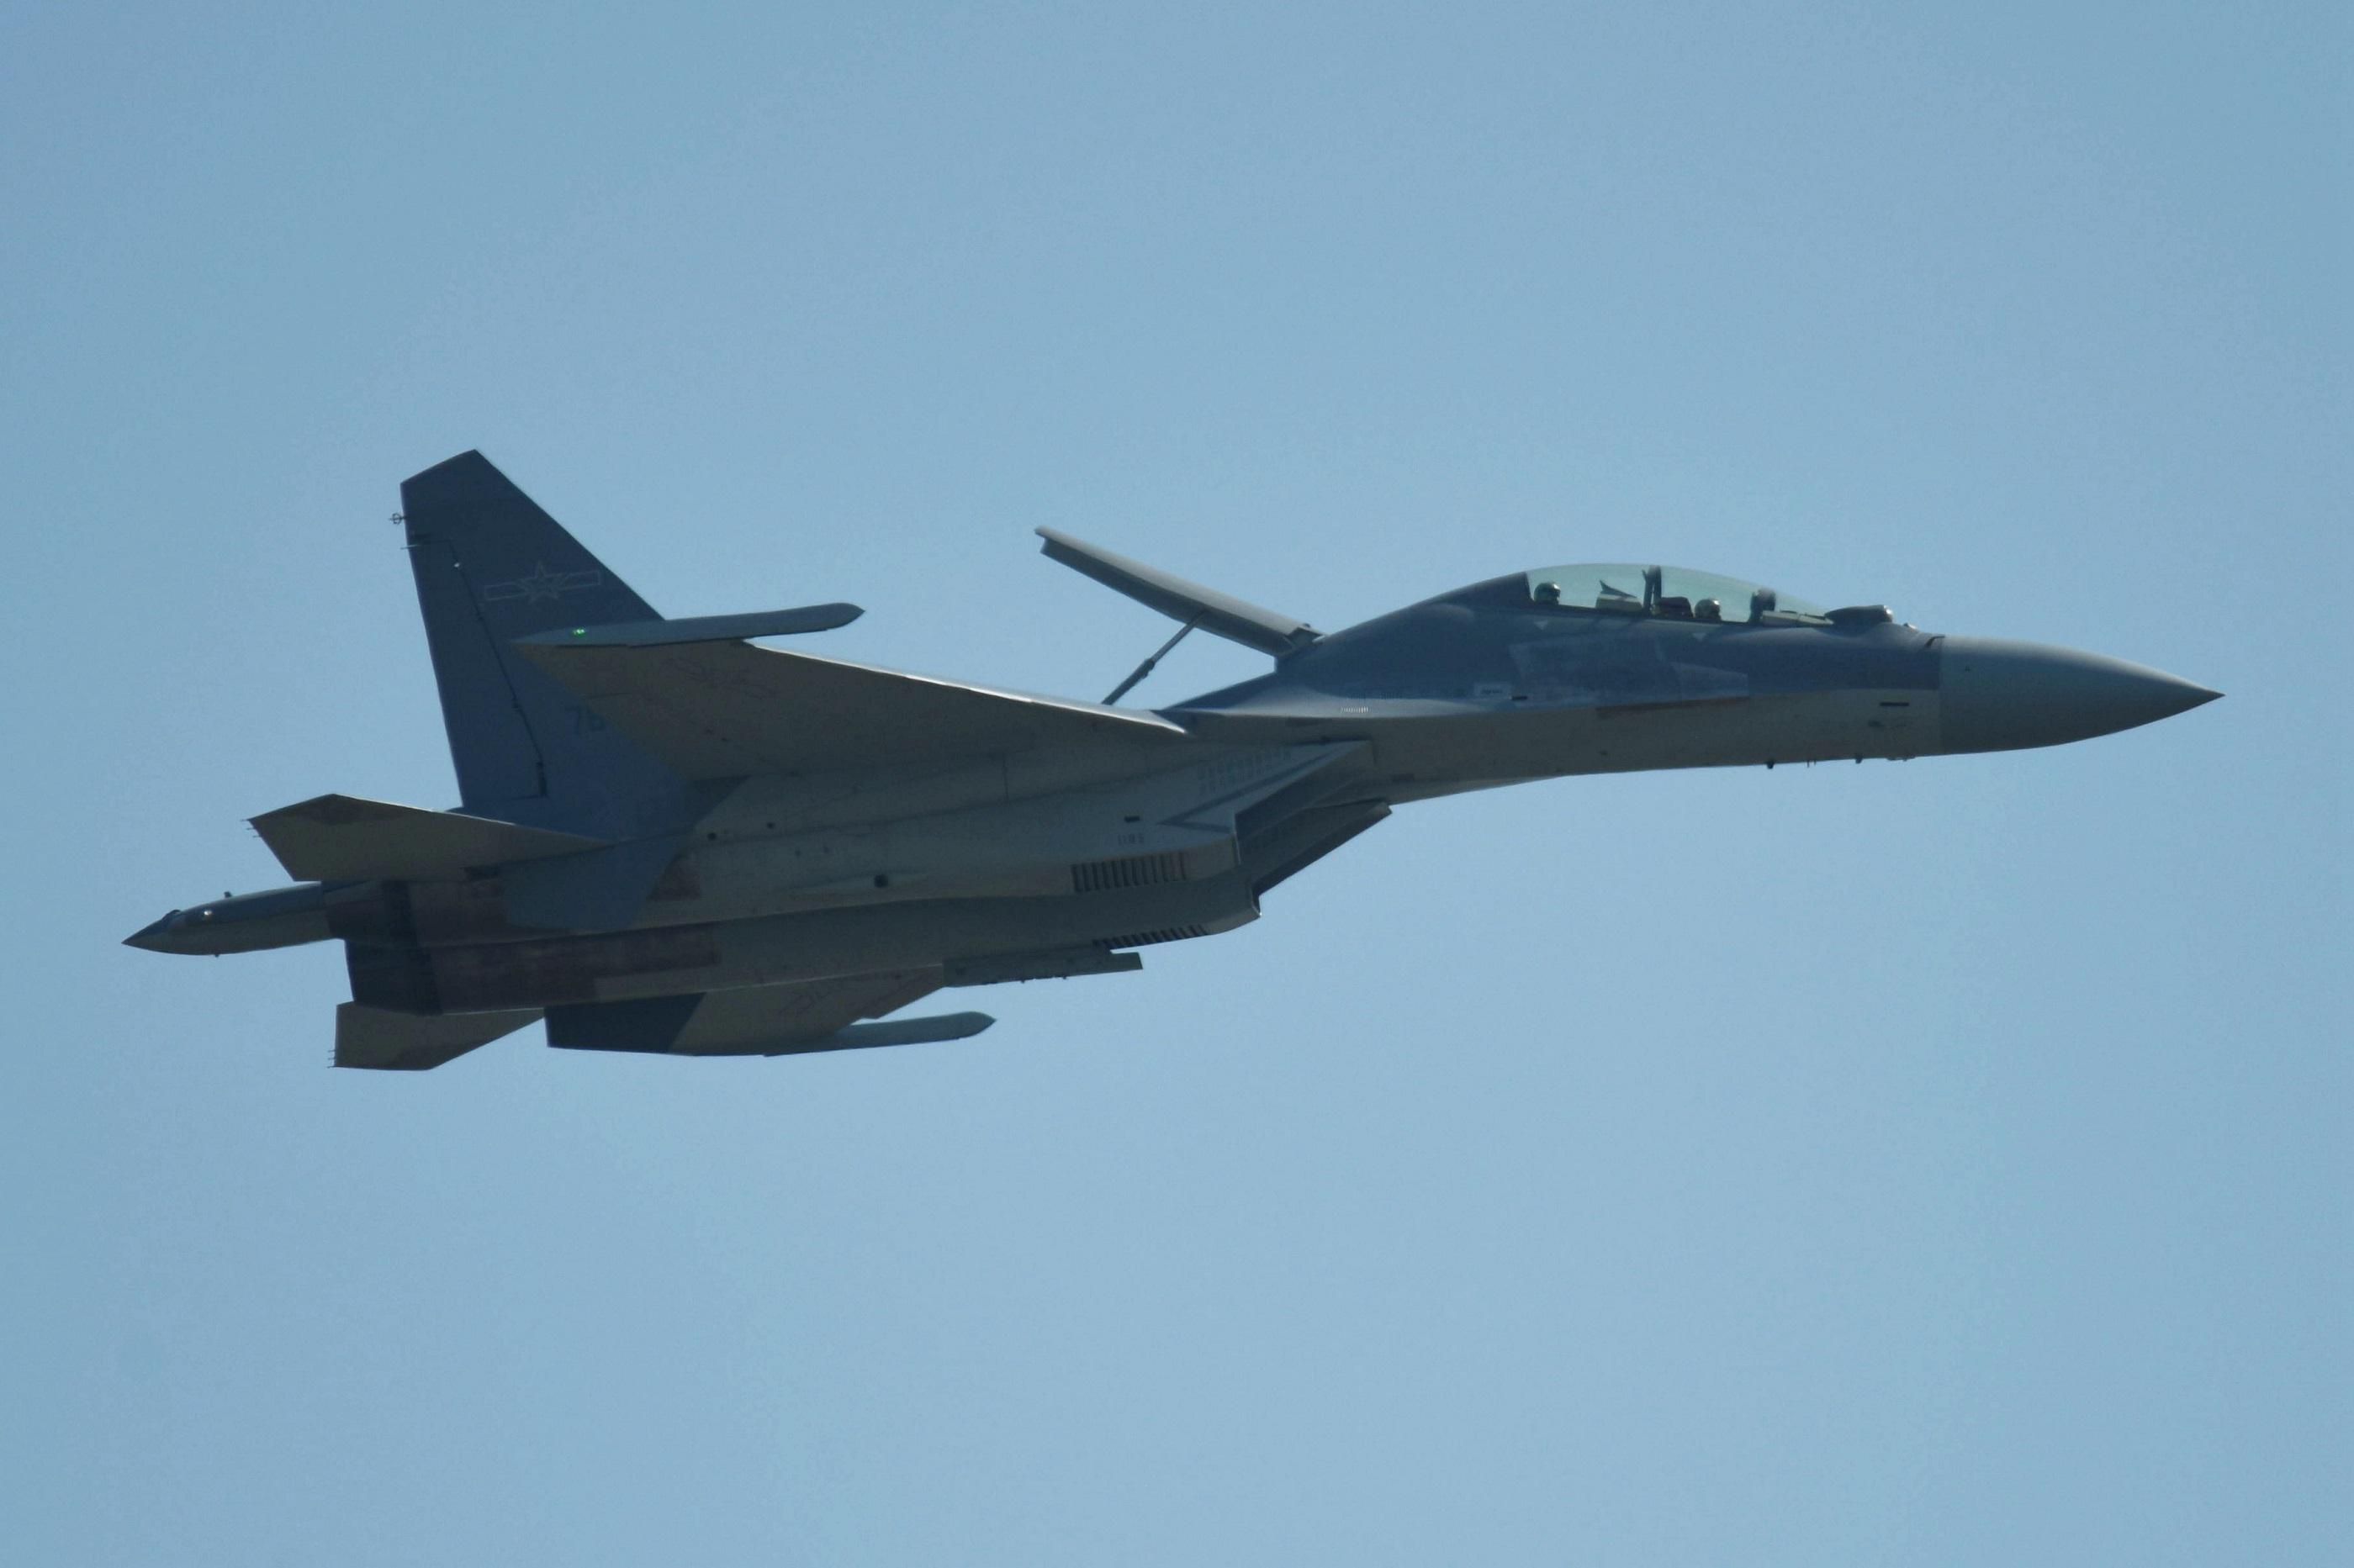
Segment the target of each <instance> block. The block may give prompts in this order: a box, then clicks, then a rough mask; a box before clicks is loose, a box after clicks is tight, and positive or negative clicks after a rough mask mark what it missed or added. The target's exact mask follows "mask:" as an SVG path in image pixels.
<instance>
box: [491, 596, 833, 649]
mask: <svg viewBox="0 0 2354 1568" xmlns="http://www.w3.org/2000/svg"><path fill="white" fill-rule="evenodd" d="M865 613H866V612H865V611H864V610H863V609H859V608H858V606H856V605H854V604H807V605H803V606H802V607H801V609H763V610H755V611H753V612H752V613H750V614H748V615H696V616H689V617H688V618H686V619H685V620H631V621H624V622H622V623H621V624H620V625H618V626H570V627H565V626H559V627H557V629H556V630H553V631H537V632H534V633H533V634H532V635H531V636H529V637H518V638H516V639H515V641H517V642H522V643H535V644H539V645H542V646H546V645H549V644H553V645H555V646H557V647H563V648H668V647H675V646H676V645H678V644H680V643H684V642H734V641H740V640H741V639H743V638H747V637H791V636H795V635H797V634H799V633H801V632H804V631H832V630H833V629H834V628H835V627H837V626H847V625H849V624H850V623H851V622H852V621H854V620H857V619H858V618H859V617H860V616H862V615H864V614H865Z"/></svg>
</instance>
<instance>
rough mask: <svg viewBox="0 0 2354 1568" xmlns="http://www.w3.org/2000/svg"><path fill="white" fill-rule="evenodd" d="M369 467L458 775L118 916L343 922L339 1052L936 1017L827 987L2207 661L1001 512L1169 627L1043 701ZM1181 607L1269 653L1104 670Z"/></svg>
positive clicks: (192, 931) (764, 1039) (982, 1017)
mask: <svg viewBox="0 0 2354 1568" xmlns="http://www.w3.org/2000/svg"><path fill="white" fill-rule="evenodd" d="M401 501H402V505H403V509H404V512H403V515H404V519H405V522H406V524H407V527H408V550H409V563H410V566H411V567H412V569H413V570H414V572H415V574H416V578H417V597H418V602H419V605H420V606H421V608H422V609H423V611H424V616H425V630H426V638H427V641H428V643H429V646H430V649H431V652H432V657H433V671H434V675H435V678H436V680H437V681H438V682H439V683H440V694H441V711H442V716H443V719H444V722H445V723H446V725H447V727H448V729H449V735H450V752H451V758H452V759H453V760H454V761H455V763H456V765H457V773H458V788H459V795H460V799H461V801H462V802H463V803H462V804H461V806H459V807H458V808H457V809H456V810H442V811H437V810H427V809H425V808H423V807H419V806H402V805H394V804H390V803H387V802H385V801H380V800H363V799H358V798H355V797H353V796H349V795H323V796H321V797H320V798H318V799H317V800H305V801H303V802H302V803H301V804H299V805H293V806H287V807H284V808H282V809H281V810H275V811H270V812H267V813H265V814H264V815H262V816H260V817H256V818H254V819H253V826H254V828H255V829H256V830H257V831H258V832H260V835H261V837H262V840H263V842H266V843H267V844H268V845H269V846H270V850H271V852H272V853H275V854H276V855H277V857H278V860H279V862H280V863H281V864H282V865H283V866H284V867H285V868H286V871H287V873H288V874H289V875H291V876H293V877H296V878H299V879H300V880H298V881H297V882H296V883H295V884H294V885H292V886H290V887H281V888H277V889H274V890H272V891H270V892H265V893H249V894H243V895H239V896H236V897H228V898H222V899H218V900H216V901H214V902H212V903H209V904H204V905H200V906H196V907H194V908H189V909H175V910H174V911H173V912H172V913H170V914H168V915H166V916H164V917H163V918H162V919H160V920H158V921H156V922H155V923H154V924H153V925H151V926H149V927H146V928H145V929H144V930H142V931H140V932H139V933H138V934H137V935H135V936H133V937H132V938H129V940H130V942H131V944H132V945H133V946H134V947H140V948H151V949H153V950H154V951H157V952H166V953H215V954H217V953H239V952H250V951H254V950H256V949H260V948H281V947H291V946H293V945H295V944H298V943H303V942H317V941H325V940H328V939H330V938H339V939H341V940H342V941H343V943H344V945H345V959H346V963H347V965H348V968H349V969H350V974H351V985H352V1000H351V1001H348V1002H345V1003H344V1004H343V1005H342V1006H341V1007H340V1008H338V1009H337V1015H336V1020H335V1055H334V1060H335V1063H336V1065H339V1066H346V1067H398V1068H421V1067H434V1066H439V1065H441V1064H442V1063H444V1062H447V1061H449V1060H451V1058H452V1057H454V1056H457V1055H459V1054H461V1053H464V1052H467V1051H471V1050H472V1049H473V1048H474V1047H475V1046H477V1045H481V1044H484V1043H486V1042H488V1041H491V1040H495V1039H497V1038H498V1037H500V1036H501V1035H504V1034H506V1033H510V1032H511V1031H514V1030H516V1029H520V1028H522V1027H524V1026H525V1024H528V1023H531V1022H535V1021H536V1020H541V1019H545V1021H546V1029H547V1042H548V1044H551V1045H561V1046H567V1047H571V1048H574V1049H578V1050H591V1051H644V1052H660V1053H667V1054H677V1055H690V1056H715V1055H779V1054H789V1053H796V1052H806V1051H834V1050H843V1049H846V1048H849V1047H854V1046H864V1045H898V1044H913V1043H917V1042H923V1041H943V1040H956V1039H962V1038H964V1037H966V1036H969V1035H971V1034H974V1033H979V1032H980V1031H981V1030H982V1029H985V1028H987V1027H988V1026H989V1024H990V1022H991V1020H990V1019H989V1017H988V1016H987V1015H986V1014H984V1013H979V1012H951V1013H947V1014H943V1015H939V1016H935V1017H928V1018H913V1019H901V1020H895V1021H890V1022H864V1021H870V1020H878V1019H881V1018H882V1017H883V1016H884V1015H885V1014H886V1013H891V1012H896V1011H897V1010H898V1009H900V1008H902V1007H905V1006H907V1004H909V1003H910V1002H913V1001H916V1000H917V998H919V997H923V996H926V995H928V994H929V993H930V992H932V991H938V990H940V989H942V988H943V987H958V986H979V985H995V984H999V983H1001V982H1003V981H1007V980H1047V979H1060V978H1068V977H1072V976H1079V975H1103V974H1118V973H1121V972H1123V971H1126V970H1132V969H1139V968H1141V967H1142V959H1140V957H1139V956H1138V954H1137V953H1136V951H1135V949H1137V948H1145V947H1150V946H1151V945H1153V944H1154V943H1158V942H1173V941H1179V940H1182V939H1184V938H1193V937H1206V936H1210V935H1213V934H1214V933H1216V932H1220V931H1230V930H1232V929H1234V928H1235V927H1237V926H1240V925H1243V924H1244V923H1246V922H1247V921H1250V920H1255V919H1257V917H1258V914H1259V903H1260V900H1261V899H1262V898H1264V897H1265V896H1266V895H1267V893H1268V892H1269V891H1270V890H1271V889H1273V888H1274V887H1275V886H1276V885H1278V884H1279V883H1281V882H1282V881H1283V880H1284V879H1285V878H1287V877H1288V876H1290V875H1292V874H1294V873H1296V872H1299V871H1300V870H1302V869H1304V868H1305V867H1307V866H1309V865H1310V864H1312V863H1314V862H1316V861H1317V860H1319V859H1320V858H1321V857H1323V856H1324V855H1327V854H1330V853H1331V852H1332V851H1333V850H1335V849H1338V848H1339V847H1340V846H1341V845H1342V844H1343V843H1346V842H1348V841H1349V840H1350V839H1352V838H1353V837H1355V836H1356V835H1357V834H1359V833H1361V832H1364V831H1365V830H1366V829H1367V828H1370V827H1372V826H1373V825H1374V824H1375V823H1377V822H1379V821H1381V820H1382V819H1383V818H1384V817H1386V816H1388V815H1389V813H1390V810H1391V809H1392V808H1394V807H1396V806H1399V805H1403V804H1405V803H1406V802H1408V801H1413V800H1427V799H1429V798H1431V797H1432V796H1436V795H1448V794H1454V793H1456V792H1458V791H1460V790H1466V789H1488V788H1490V787H1493V786H1496V785H1500V784H1517V783H1522V782H1524V781H1526V780H1529V779H1552V778H1559V777H1561V776H1563V775H1564V774H1574V773H1610V772H1627V771H1632V770H1635V769H1640V768H1729V767H1736V766H1757V767H1765V768H1772V767H1774V766H1775V765H1776V764H1777V763H1787V762H1827V761H1844V760H1846V759H1849V758H1853V759H1854V760H1855V761H1857V762H1861V761H1863V760H1864V759H1865V758H1893V759H1899V760H1909V759H1910V758H1914V757H1925V756H1930V755H1934V754H1937V753H1950V752H1964V751H2000V750H2005V749H2009V748H2011V747H2031V746H2052V745H2057V744H2059V743H2061V742H2063V741H2071V740H2081V739H2084V738H2085V737H2086V736H2096V735H2105V734H2107V733H2109V732H2111V731H2113V730H2120V729H2126V728H2130V727H2132V726H2136V725H2143V724H2147V723H2149V722H2151V721H2152V720H2154V719H2160V718H2164V717H2166V716H2168V715H2171V714H2179V713H2181V712H2182V711H2184V710H2185V709H2187V708H2192V707H2196V706H2198V705H2200V704H2201V703H2205V702H2209V701H2211V700H2212V699H2213V698H2214V697H2215V696H2216V695H2217V694H2216V693H2214V692H2211V691H2209V690H2207V689H2206V688H2205V687H2203V686H2198V685H2193V684H2192V683H2190V682H2188V681H2183V680H2178V679H2177V678H2176V677H2174V676H2172V675H2168V674H2164V673H2160V672H2158V671H2157V670H2152V669H2147V668H2144V667H2143V666H2140V665H2137V664H2128V663H2125V662H2121V661H2119V660H2115V659H2109V658H2104V657H2102V656H2101V655H2098V654H2094V653H2081V652H2073V651H2072V650H2069V649H2065V648H2054V647H2046V646H2043V645H2041V644H2038V643H2031V642H2009V641H1995V640H1991V639H1986V638H1972V637H1946V636H1939V635H1935V634H1932V633H1929V632H1924V631H1919V630H1914V628H1913V627H1911V626H1908V625H1900V624H1898V623H1897V622H1896V621H1895V620H1893V617H1891V615H1890V614H1889V612H1888V610H1887V609H1885V608H1883V607H1882V606H1880V605H1851V606H1849V607H1847V608H1845V609H1824V608H1822V607H1820V606H1818V605H1813V604H1809V603H1808V602H1807V601H1806V600H1804V599H1797V598H1794V597H1792V596H1790V595H1788V594H1784V593H1777V592H1776V591H1775V590H1774V589H1772V588H1765V587H1762V586H1760V585H1758V584H1755V583H1748V582H1740V581H1736V580H1735V579H1734V578H1731V577H1714V576H1711V575H1710V574H1708V573H1705V572H1693V571H1685V570H1683V569H1681V568H1680V567H1665V566H1656V565H1644V564H1627V565H1599V566H1567V567H1541V568H1539V569H1538V570H1535V571H1531V572H1514V573H1512V574H1511V575H1510V576H1507V577H1491V578H1490V579H1489V580H1487V581H1485V582H1479V583H1475V584H1473V585H1472V586H1470V587H1469V588H1458V589H1457V590H1455V591H1454V592H1452V593H1446V594H1441V595H1439V596H1438V597H1437V598H1436V599H1425V600H1424V601H1423V602H1421V603H1420V604H1416V605H1410V606H1408V607H1407V608H1405V609H1400V610H1396V611H1394V612H1392V613H1390V614H1388V615H1384V616H1382V617H1379V618H1378V619H1376V620H1369V621H1366V622H1364V623H1363V625H1360V626H1353V627H1351V628H1349V629H1348V630H1344V631H1337V632H1333V633H1331V634H1329V635H1328V634H1326V633H1322V632H1320V631H1318V630H1315V629H1314V628H1312V627H1310V625H1309V624H1308V623H1307V622H1305V621H1303V620H1298V619H1296V618H1294V617H1292V616H1288V615H1281V614H1278V613H1277V612H1276V611H1273V610H1270V609H1261V608H1260V607H1258V606H1257V605H1254V604H1248V603H1246V602H1244V601H1243V600H1241V599H1231V598H1229V597H1227V596H1226V595H1225V594H1222V593H1218V592H1215V591H1214V590H1212V589H1209V588H1203V587H1201V586H1199V585H1197V584H1194V583H1191V582H1187V581H1185V580H1184V579H1182V578H1181V577H1172V576H1170V575H1169V574H1168V573H1166V572H1162V571H1159V570H1156V569H1155V568H1153V567H1148V566H1145V565H1143V564H1142V563H1140V562H1137V561H1132V560H1129V559H1126V558H1124V557H1122V556H1116V555H1113V554H1111V553H1110V552H1109V551H1107V550H1102V549H1098V548H1097V547H1096V546H1092V545H1088V544H1086V543H1083V542H1081V541H1080V540H1077V539H1074V538H1071V537H1069V536H1068V535H1063V534H1058V533H1056V532H1055V531H1054V530H1052V529H1046V528H1042V529H1040V530H1038V532H1039V533H1040V534H1041V535H1044V539H1045V553H1046V555H1048V556H1051V557H1052V558H1053V559H1055V560H1056V561H1059V562H1061V563H1062V564H1063V565H1065V566H1067V567H1073V568H1075V569H1076V570H1078V571H1080V572H1083V573H1085V574H1086V575H1087V576H1088V577H1092V578H1094V579H1095V580H1096V581H1097V582H1099V583H1102V584H1104V585H1105V586H1106V587H1108V588H1114V589H1116V590H1118V591H1119V592H1120V593H1124V594H1127V595H1128V596H1129V597H1130V598H1132V599H1138V600H1140V601H1141V602H1142V603H1144V604H1146V605H1149V606H1150V607H1151V608H1152V609H1156V610H1159V611H1160V612H1161V613H1162V614H1164V615H1166V616H1168V617H1169V618H1170V619H1171V620H1175V621H1177V622H1179V623H1180V624H1179V629H1178V631H1177V633H1176V636H1174V637H1172V638H1171V639H1170V640H1169V641H1168V642H1167V643H1164V644H1163V645H1162V646H1161V649H1160V651H1159V652H1156V653H1154V654H1153V655H1152V657H1151V658H1149V659H1147V660H1145V661H1144V662H1143V663H1142V664H1141V665H1140V666H1139V667H1138V669H1137V670H1136V672H1135V673H1133V674H1132V675H1130V676H1129V678H1128V679H1127V680H1125V681H1123V682H1121V683H1120V684H1119V687H1118V688H1117V689H1116V690H1114V691H1113V692H1112V693H1111V694H1109V695H1108V696H1107V697H1106V698H1105V699H1104V701H1103V702H1101V703H1087V702H1075V701H1069V700H1066V699H1063V698H1059V697H1044V696H1034V695H1029V694H1023V693H1018V692H1005V691H997V690H993V689H991V688H989V687H986V686H978V685H973V684H970V683H966V682H962V681H951V680H943V679H939V678H938V677H934V676H928V675H908V674H901V673H896V672H895V671H890V670H880V669H875V668H873V667H871V666H868V665H864V664H855V663H851V662H846V661H843V660H839V659H829V658H825V657H822V656H821V655H818V654H813V653H803V652H786V651H782V650H779V649H773V648H764V647H759V646H757V645H756V643H755V641H754V640H756V639H761V638H777V637H782V636H787V635H791V634H800V633H808V632H815V631H822V630H827V629H829V628H832V627H837V626H841V625H843V624H844V623H846V622H848V621H850V620H853V619H854V618H855V617H856V616H857V615H858V614H859V613H860V611H859V609H858V608H857V607H856V606H854V605H848V604H823V605H815V606H811V607H808V608H804V609H787V610H779V611H775V612H771V613H764V614H750V615H721V616H708V617H701V618H697V619H692V620H663V618H662V617H661V616H659V615H656V614H655V613H654V611H653V609H652V607H650V606H649V605H647V603H646V602H645V600H643V599H640V598H639V597H638V596H637V595H636V594H635V593H632V592H631V590H630V588H629V587H628V585H627V584H625V583H623V582H622V581H621V579H620V577H616V576H615V575H614V574H613V573H612V571H611V570H610V568H608V567H606V566H605V565H604V563H603V562H601V561H599V560H598V559H597V558H596V557H595V556H591V555H590V554H589V553H588V551H586V550H584V549H583V548H581V547H580V546H579V545H578V543H576V542H575V541H574V539H573V538H572V536H571V535H569V534H567V533H566V532H565V531H564V530H563V529H562V528H561V527H559V526H557V523H556V521H555V520H554V519H553V518H551V517H549V516H548V515H547V514H546V513H545V512H543V511H541V510H540V509H539V507H537V506H536V505H535V504H534V503H532V502H531V500H530V499H529V498H528V497H527V496H525V494H524V493H523V492H521V491H520V490H518V489H516V488H515V487H514V484H512V483H510V482H508V480H507V479H506V477H505V476H504V475H503V474H501V473H500V472H499V471H498V470H496V469H495V468H493V467H492V466H491V464H490V463H489V462H488V461H485V460H484V459H483V458H482V455H481V454H480V453H478V452H467V453H464V454H462V455H461V456H458V457H454V458H451V460H450V461H447V462H444V463H440V464H439V465H437V466H435V467H433V468H430V469H428V470H426V471H424V472H422V473H420V474H418V475H417V476H416V477H415V478H413V479H410V480H409V481H408V482H407V483H405V484H403V485H402V486H401ZM1193 630H1201V631H1206V632H1209V633H1212V634H1213V635H1214V636H1219V637H1225V638H1229V639H1232V640H1233V641H1236V642H1240V643H1242V644H1244V645H1245V646H1246V647H1250V648H1254V649H1257V650H1259V651H1261V652H1266V653H1268V654H1271V655H1273V657H1274V660H1275V668H1274V669H1273V670H1272V671H1271V672H1270V673H1267V674H1265V675H1262V676H1260V677H1259V678H1258V679H1257V680H1253V681H1246V682H1245V683H1242V684H1241V685H1238V686H1230V687H1227V688H1226V689H1225V690H1223V691H1217V692H1212V693H1210V694H1206V695H1204V696H1199V697H1195V698H1193V699H1192V700H1191V701H1188V702H1182V703H1178V704H1176V705H1172V706H1169V707H1165V708H1159V709H1154V710H1150V711H1146V710H1141V709H1135V708H1125V707H1119V706H1115V704H1117V703H1118V702H1119V698H1120V697H1121V696H1122V695H1124V694H1126V693H1127V692H1128V691H1129V689H1130V688H1131V687H1133V686H1134V685H1135V684H1136V683H1137V682H1139V681H1140V680H1142V679H1143V678H1144V676H1145V675H1146V674H1147V673H1150V671H1151V669H1152V667H1153V665H1154V663H1155V662H1158V661H1159V659H1160V658H1161V656H1162V655H1163V654H1165V653H1167V652H1168V651H1169V649H1170V648H1171V647H1173V646H1174V645H1175V643H1176V641H1178V639H1179V638H1182V637H1183V636H1184V635H1185V634H1186V633H1187V632H1189V631H1193Z"/></svg>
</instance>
